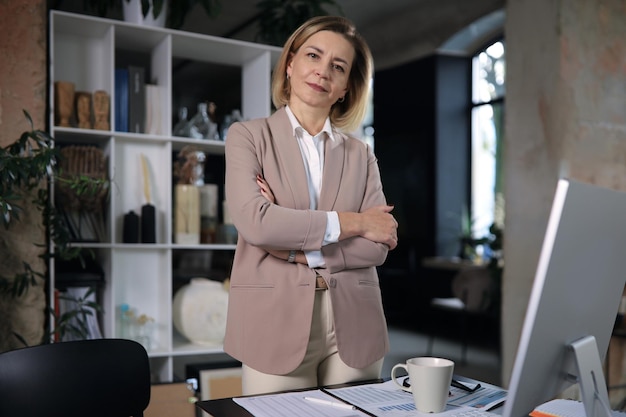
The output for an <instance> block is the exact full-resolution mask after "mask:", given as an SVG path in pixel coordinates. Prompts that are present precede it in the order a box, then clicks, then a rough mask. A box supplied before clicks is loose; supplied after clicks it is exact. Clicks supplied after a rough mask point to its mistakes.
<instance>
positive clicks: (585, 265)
mask: <svg viewBox="0 0 626 417" xmlns="http://www.w3.org/2000/svg"><path fill="white" fill-rule="evenodd" d="M625 261H626V193H623V192H619V191H615V190H610V189H607V188H602V187H599V186H595V185H590V184H585V183H580V182H577V181H573V180H567V179H561V180H559V182H558V185H557V189H556V193H555V195H554V201H553V203H552V210H551V212H550V217H549V220H548V226H547V229H546V233H545V237H544V241H543V246H542V248H541V253H540V256H539V262H538V265H537V270H536V275H535V280H534V284H533V287H532V291H531V294H530V298H529V302H528V307H527V310H526V318H525V321H524V325H523V328H522V333H521V337H520V342H519V345H518V350H517V356H516V358H515V363H514V366H513V371H512V374H511V380H510V382H509V387H508V389H509V392H508V396H507V400H506V402H505V405H504V410H503V415H504V416H506V417H521V416H527V415H528V413H529V412H531V411H532V410H533V409H534V408H535V407H536V406H538V405H540V404H542V403H544V402H546V401H548V400H551V399H553V398H555V397H557V396H558V395H559V394H560V393H562V392H563V391H564V390H565V389H566V388H568V387H569V386H571V385H572V384H574V383H576V382H577V379H576V378H579V377H582V378H583V379H584V378H585V376H584V375H578V368H579V366H578V365H577V361H576V360H575V359H576V358H575V354H574V353H572V346H573V344H575V342H576V341H580V340H582V339H583V338H585V337H587V339H584V340H590V341H591V342H592V346H593V338H595V345H597V349H596V348H595V346H594V347H593V349H592V350H593V352H592V355H587V354H586V353H585V354H583V353H580V352H581V351H578V352H579V353H578V356H579V358H578V359H579V360H580V359H582V360H584V361H586V360H587V359H589V360H591V361H592V362H593V360H594V358H593V356H594V355H595V356H596V358H597V360H596V361H595V362H593V363H594V364H600V361H602V360H604V357H605V355H606V352H607V349H608V345H609V341H610V338H611V332H612V329H613V325H614V323H615V318H616V315H617V311H618V307H619V302H620V299H621V296H622V292H623V290H624V283H625V281H626V262H625ZM588 336H593V338H589V337H588ZM587 356H591V358H587ZM597 368H600V369H597ZM593 372H595V373H597V372H599V375H597V374H594V375H593V378H594V382H595V383H597V384H598V389H599V391H600V396H602V395H604V396H606V383H605V380H604V376H603V375H602V369H601V365H600V366H599V367H594V368H593ZM581 374H585V372H581ZM582 385H583V384H582V383H581V391H582V395H583V397H585V392H584V391H585V388H584V387H583V386H582ZM587 388H589V387H588V386H587ZM602 391H603V392H604V393H603V392H602ZM607 397H608V396H607ZM583 399H584V398H583ZM605 401H607V402H608V398H606V399H605ZM584 402H585V408H586V409H587V405H588V404H587V402H586V401H584ZM607 407H608V404H606V406H605V408H607ZM587 410H588V409H587Z"/></svg>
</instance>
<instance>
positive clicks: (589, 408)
mask: <svg viewBox="0 0 626 417" xmlns="http://www.w3.org/2000/svg"><path fill="white" fill-rule="evenodd" d="M569 347H570V348H571V349H572V351H573V353H574V358H575V361H576V366H577V368H578V384H579V385H580V391H581V396H582V402H583V405H584V406H585V413H586V414H587V417H612V413H611V407H610V403H609V394H608V390H607V388H606V382H605V379H604V376H603V375H604V373H603V371H602V363H601V361H600V355H599V353H598V345H597V344H596V338H595V337H593V336H585V337H583V338H581V339H578V340H576V341H574V342H572V343H571V344H570V345H569Z"/></svg>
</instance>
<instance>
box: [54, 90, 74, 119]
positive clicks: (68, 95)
mask: <svg viewBox="0 0 626 417" xmlns="http://www.w3.org/2000/svg"><path fill="white" fill-rule="evenodd" d="M73 110H74V83H71V82H69V81H57V82H55V83H54V114H55V119H56V125H57V126H61V127H70V119H71V118H72V114H73Z"/></svg>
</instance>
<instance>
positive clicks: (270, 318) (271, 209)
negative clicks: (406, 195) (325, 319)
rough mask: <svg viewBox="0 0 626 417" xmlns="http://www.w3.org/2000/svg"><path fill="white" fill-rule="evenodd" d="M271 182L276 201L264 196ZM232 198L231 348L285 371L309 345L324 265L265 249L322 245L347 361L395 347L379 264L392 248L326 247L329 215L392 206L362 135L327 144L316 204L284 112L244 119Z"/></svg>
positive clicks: (355, 243)
mask: <svg viewBox="0 0 626 417" xmlns="http://www.w3.org/2000/svg"><path fill="white" fill-rule="evenodd" d="M259 173H260V174H261V175H262V176H263V177H264V178H265V179H266V180H267V182H268V184H269V186H270V188H271V190H272V192H273V194H274V196H275V198H276V204H271V203H270V202H269V201H267V200H266V199H265V198H264V197H263V196H262V195H261V193H260V191H259V187H258V185H257V184H256V175H257V174H259ZM226 200H227V205H228V210H229V213H230V215H231V217H232V219H233V222H234V224H235V226H236V227H237V231H238V232H239V239H238V242H237V249H236V251H235V257H234V261H233V268H232V272H231V277H230V278H231V282H230V297H229V305H228V318H227V326H226V338H225V341H224V350H225V351H226V352H227V353H228V354H229V355H231V356H232V357H234V358H236V359H238V360H240V361H241V362H243V363H244V364H246V365H248V366H250V367H252V368H254V369H256V370H258V371H260V372H263V373H270V374H279V375H281V374H287V373H289V372H291V371H293V370H294V369H295V368H296V367H297V366H298V365H299V364H300V363H301V362H302V360H303V358H304V354H305V352H306V349H307V343H308V339H309V331H310V328H311V318H312V312H313V301H314V296H315V276H316V271H314V270H312V269H311V268H309V267H308V266H306V265H303V264H297V263H288V262H287V261H285V260H283V259H277V258H275V257H273V256H271V255H269V254H268V253H267V252H266V251H265V249H264V248H273V249H288V250H293V249H296V250H305V251H308V250H320V248H321V251H322V254H323V256H324V259H325V261H326V268H323V269H318V270H317V272H318V273H319V274H320V275H322V276H323V277H324V278H325V280H326V281H327V283H328V286H329V289H328V291H330V297H331V302H332V306H333V311H334V320H335V329H336V335H337V345H338V349H339V355H340V357H341V359H342V360H343V361H344V362H345V363H346V364H348V365H349V366H351V367H354V368H363V367H365V366H367V365H370V364H371V363H373V362H375V361H376V360H378V359H381V358H382V357H383V356H384V355H385V354H386V353H387V351H388V350H389V340H388V335H387V326H386V321H385V316H384V313H383V306H382V300H381V294H380V286H379V282H378V275H377V273H376V266H378V265H381V264H382V263H383V262H384V261H385V259H386V257H387V251H388V247H387V246H386V245H384V244H378V243H373V242H371V241H369V240H367V239H364V238H361V237H354V238H350V239H346V240H343V241H341V242H338V243H334V244H330V245H326V246H324V247H322V246H321V245H322V240H323V237H324V232H325V229H326V213H325V211H352V212H360V211H363V210H365V209H367V208H369V207H372V206H376V205H381V204H385V203H386V201H385V197H384V195H383V190H382V184H381V180H380V173H379V170H378V165H377V160H376V158H375V156H374V154H373V153H372V152H371V149H370V148H369V147H368V146H366V145H365V144H364V143H363V142H361V141H359V140H358V139H355V138H351V137H348V136H346V135H344V134H341V133H337V134H336V135H335V141H331V140H326V145H325V163H324V172H323V177H322V189H321V195H320V201H319V207H318V210H310V209H309V191H308V186H307V178H306V173H305V166H304V162H303V160H302V156H301V153H300V148H299V146H298V143H297V141H296V139H294V136H293V130H292V127H291V124H290V122H289V118H288V116H287V113H286V111H285V109H284V108H281V109H279V110H278V111H276V112H275V113H274V114H273V115H272V116H270V117H269V118H266V119H256V120H251V121H247V122H243V123H236V124H234V125H232V126H231V127H230V128H229V130H228V138H227V140H226Z"/></svg>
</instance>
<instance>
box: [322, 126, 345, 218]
mask: <svg viewBox="0 0 626 417" xmlns="http://www.w3.org/2000/svg"><path fill="white" fill-rule="evenodd" d="M344 154H345V146H344V138H343V136H342V135H341V134H340V133H338V132H335V140H334V141H332V140H331V139H330V138H326V140H325V145H324V174H323V176H322V190H321V193H320V202H319V207H318V209H319V210H325V211H331V210H333V207H334V206H335V201H336V200H337V194H338V193H339V185H340V184H341V177H342V175H343V161H344Z"/></svg>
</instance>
